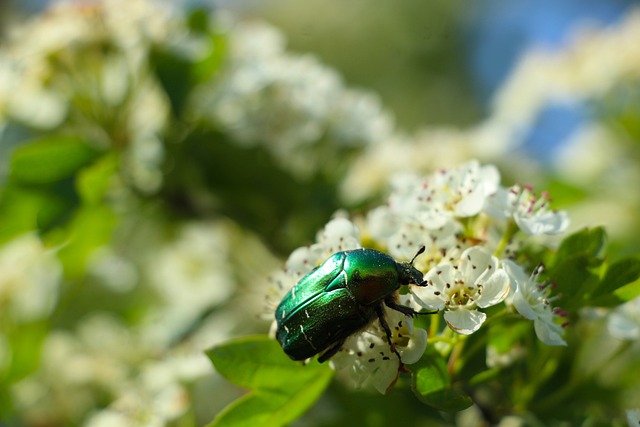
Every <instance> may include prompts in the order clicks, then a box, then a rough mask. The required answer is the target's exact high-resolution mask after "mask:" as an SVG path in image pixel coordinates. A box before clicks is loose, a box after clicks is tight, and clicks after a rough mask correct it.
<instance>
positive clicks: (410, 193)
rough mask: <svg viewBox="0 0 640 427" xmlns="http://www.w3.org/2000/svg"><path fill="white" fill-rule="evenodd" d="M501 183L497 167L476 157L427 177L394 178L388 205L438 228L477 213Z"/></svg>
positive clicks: (395, 210)
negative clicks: (483, 163)
mask: <svg viewBox="0 0 640 427" xmlns="http://www.w3.org/2000/svg"><path fill="white" fill-rule="evenodd" d="M499 182H500V174H499V173H498V170H497V169H496V168H495V167H494V166H492V165H486V166H481V165H480V163H478V162H477V161H476V160H472V161H470V162H468V163H466V164H463V165H461V166H458V167H456V168H449V169H441V170H439V171H437V172H435V173H433V174H431V175H429V176H426V177H418V176H414V175H399V176H397V177H395V178H394V180H393V181H392V186H393V189H392V193H391V196H390V197H389V201H388V205H389V207H390V209H391V210H392V211H393V212H395V213H398V214H401V215H406V216H410V217H413V218H415V219H416V220H417V221H419V223H421V224H422V225H423V226H425V227H429V228H438V227H440V226H441V225H443V224H444V223H445V222H446V221H447V220H449V219H451V218H454V217H455V218H464V217H470V216H474V215H476V214H478V213H479V212H480V211H481V210H482V208H483V206H484V204H485V199H486V198H487V197H488V196H490V195H491V194H493V193H495V192H496V190H497V188H498V184H499Z"/></svg>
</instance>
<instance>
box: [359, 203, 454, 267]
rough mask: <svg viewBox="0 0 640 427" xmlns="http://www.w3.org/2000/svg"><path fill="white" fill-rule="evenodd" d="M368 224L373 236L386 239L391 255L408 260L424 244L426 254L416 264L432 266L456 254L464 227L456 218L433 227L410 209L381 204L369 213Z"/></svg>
mask: <svg viewBox="0 0 640 427" xmlns="http://www.w3.org/2000/svg"><path fill="white" fill-rule="evenodd" d="M367 225H368V228H369V231H370V233H371V235H372V236H373V237H375V238H376V240H378V241H379V242H384V243H385V244H386V246H387V250H388V251H389V255H391V256H393V257H394V258H396V259H400V260H403V259H404V260H409V259H411V258H413V256H414V255H415V254H416V251H417V250H418V248H420V247H421V246H425V248H426V250H425V255H424V256H421V257H420V261H418V263H417V264H416V265H418V266H421V263H426V266H428V267H430V266H432V265H435V264H437V263H438V262H440V261H441V260H445V259H451V258H452V257H457V256H459V255H460V252H461V251H460V248H461V247H462V245H463V241H462V239H460V238H459V237H458V236H459V234H460V233H461V232H462V226H461V224H460V223H458V222H457V221H455V220H453V219H449V220H446V221H444V222H443V223H442V224H441V225H440V226H439V227H437V228H431V227H429V225H428V224H427V225H423V224H422V223H421V222H420V221H418V220H417V219H415V218H414V217H412V215H411V213H409V212H407V213H406V214H404V213H395V212H394V211H393V210H392V209H391V208H390V207H389V206H380V207H378V208H376V209H374V210H372V211H370V212H369V215H368V216H367ZM425 270H426V268H425Z"/></svg>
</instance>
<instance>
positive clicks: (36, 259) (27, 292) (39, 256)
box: [0, 234, 62, 323]
mask: <svg viewBox="0 0 640 427" xmlns="http://www.w3.org/2000/svg"><path fill="white" fill-rule="evenodd" d="M0 271H1V272H2V273H1V274H0V311H1V312H3V313H8V314H9V315H10V316H12V318H13V319H14V320H15V321H17V322H19V323H21V322H30V321H34V320H37V319H42V318H43V317H46V316H48V315H49V314H50V313H51V311H52V310H53V308H54V307H55V304H56V302H57V300H58V287H59V283H60V280H61V277H62V267H61V266H60V264H59V262H58V260H57V259H56V257H55V255H54V253H53V252H52V251H49V250H47V249H45V248H44V247H43V245H42V242H40V239H38V237H37V236H36V235H35V234H26V235H24V236H21V237H18V238H16V239H14V240H12V241H10V242H9V243H7V244H6V245H4V247H2V248H1V249H0Z"/></svg>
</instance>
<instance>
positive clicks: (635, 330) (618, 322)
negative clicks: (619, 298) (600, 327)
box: [607, 298, 640, 340]
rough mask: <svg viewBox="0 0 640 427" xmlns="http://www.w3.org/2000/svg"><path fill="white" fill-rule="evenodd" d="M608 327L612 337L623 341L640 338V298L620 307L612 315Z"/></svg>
mask: <svg viewBox="0 0 640 427" xmlns="http://www.w3.org/2000/svg"><path fill="white" fill-rule="evenodd" d="M607 327H608V329H609V333H610V334H611V336H613V337H615V338H618V339H621V340H637V339H638V338H640V298H636V299H634V300H632V301H629V302H627V303H625V304H622V305H621V306H619V307H616V308H615V309H614V310H613V311H612V312H611V313H610V314H609V318H608V321H607Z"/></svg>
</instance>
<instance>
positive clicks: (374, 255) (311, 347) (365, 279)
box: [275, 247, 424, 363]
mask: <svg viewBox="0 0 640 427" xmlns="http://www.w3.org/2000/svg"><path fill="white" fill-rule="evenodd" d="M422 252H424V247H422V248H420V250H419V251H418V253H417V254H416V255H415V256H414V257H413V259H412V260H411V262H408V263H399V262H396V261H395V260H394V259H393V258H392V257H390V256H389V255H387V254H384V253H382V252H378V251H376V250H373V249H355V250H351V251H344V252H336V253H335V254H333V255H331V256H330V257H329V259H327V260H326V261H325V262H324V263H323V264H322V265H320V266H319V267H316V268H315V269H314V270H312V271H311V272H310V273H309V274H307V275H306V276H304V277H303V278H302V279H300V281H299V282H298V283H297V284H296V285H295V286H294V287H293V288H292V289H291V290H290V291H289V292H288V293H287V294H286V295H285V296H284V298H283V299H282V301H281V302H280V304H279V305H278V308H277V309H276V313H275V316H276V322H277V329H276V339H277V340H278V342H279V343H280V345H281V346H282V348H283V350H284V352H285V353H286V354H287V355H288V356H289V357H290V358H291V359H293V360H305V359H308V358H310V357H312V356H315V355H316V354H320V357H318V361H319V362H321V363H322V362H324V361H326V360H328V359H329V358H330V357H332V356H333V355H335V354H336V353H337V352H338V350H340V347H342V345H343V344H344V342H345V340H346V339H347V338H348V337H349V336H351V335H353V334H354V333H356V332H358V331H359V330H361V329H363V328H364V327H366V326H367V325H369V324H370V323H371V322H372V321H373V320H375V319H376V318H377V319H378V320H379V321H380V325H381V326H382V328H383V329H384V331H385V333H386V336H387V342H388V343H389V346H390V347H391V351H393V352H394V353H395V354H396V355H397V356H398V358H400V355H399V354H398V352H397V351H396V350H395V346H394V345H393V343H392V342H391V330H390V329H389V325H388V324H387V322H386V320H385V317H384V307H383V304H386V305H387V306H388V307H390V308H392V309H394V310H397V311H399V312H401V313H403V314H405V315H407V316H413V315H415V314H416V312H415V311H414V310H413V309H412V308H410V307H406V306H403V305H400V304H398V303H397V302H396V300H395V292H396V291H397V290H398V289H399V288H400V286H403V285H408V284H410V283H414V284H416V285H420V286H424V283H423V280H422V279H423V275H422V273H421V272H420V271H419V270H418V269H416V268H415V267H413V261H414V260H415V258H416V257H417V256H418V255H420V254H421V253H422Z"/></svg>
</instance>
